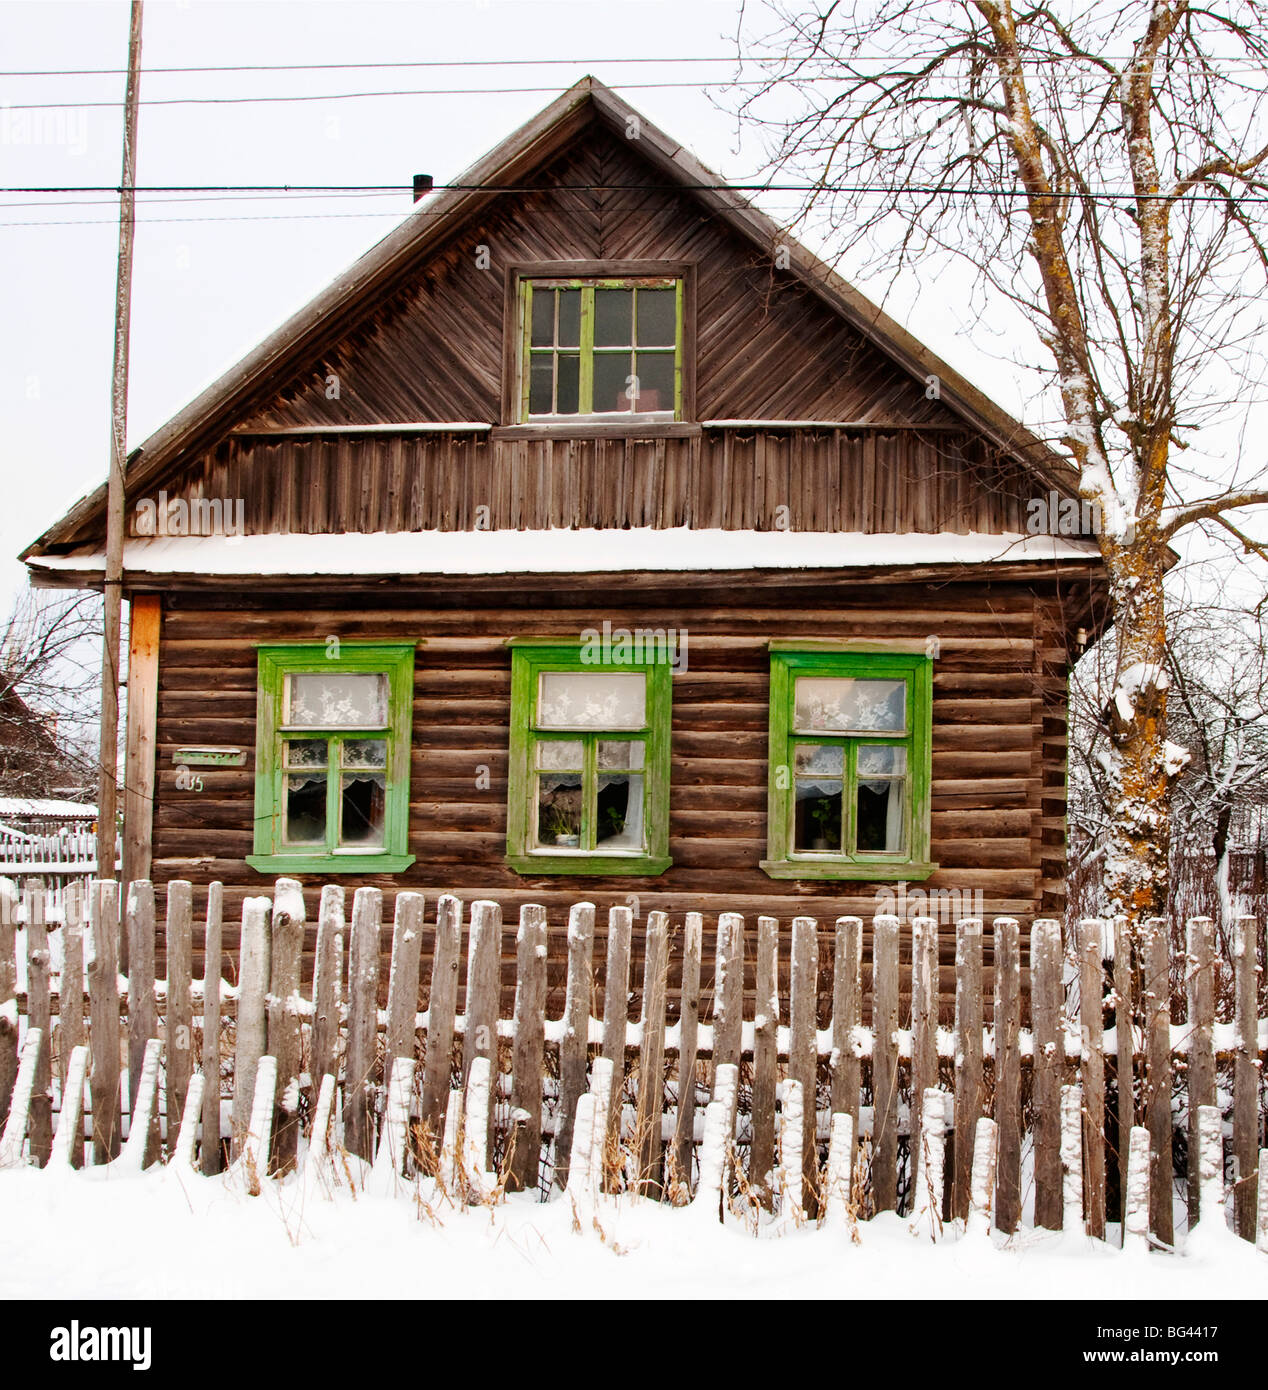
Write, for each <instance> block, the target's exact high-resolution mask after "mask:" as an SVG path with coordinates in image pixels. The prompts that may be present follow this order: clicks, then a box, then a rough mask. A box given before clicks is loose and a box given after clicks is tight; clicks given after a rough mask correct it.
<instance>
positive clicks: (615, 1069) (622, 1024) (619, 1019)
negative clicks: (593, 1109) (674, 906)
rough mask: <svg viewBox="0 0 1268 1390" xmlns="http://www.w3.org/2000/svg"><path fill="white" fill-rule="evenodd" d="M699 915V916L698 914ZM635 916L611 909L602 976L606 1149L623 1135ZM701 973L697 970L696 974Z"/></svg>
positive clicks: (625, 909)
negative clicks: (607, 1073) (608, 1066)
mask: <svg viewBox="0 0 1268 1390" xmlns="http://www.w3.org/2000/svg"><path fill="white" fill-rule="evenodd" d="M697 915H699V914H697ZM633 925H634V914H633V912H632V911H631V910H630V909H629V908H628V907H613V908H610V909H609V910H608V958H607V966H606V968H605V970H604V974H603V1048H602V1055H603V1056H604V1057H606V1058H607V1059H608V1061H609V1062H611V1063H612V1076H611V1082H610V1084H611V1087H612V1091H611V1094H610V1095H609V1096H608V1106H607V1112H606V1113H607V1119H606V1124H607V1134H606V1135H605V1138H604V1144H605V1148H606V1147H607V1146H611V1145H613V1144H615V1143H616V1142H617V1141H618V1140H619V1138H620V1133H621V1092H622V1090H623V1088H624V1086H625V1028H626V1023H627V1022H628V1020H629V1008H630V934H631V931H632V929H633ZM697 974H698V971H697Z"/></svg>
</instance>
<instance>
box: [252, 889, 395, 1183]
mask: <svg viewBox="0 0 1268 1390" xmlns="http://www.w3.org/2000/svg"><path fill="white" fill-rule="evenodd" d="M359 891H361V892H365V891H366V890H365V889H361V890H359ZM370 891H372V892H377V889H371V890H370ZM257 901H259V902H262V903H267V902H268V899H267V898H260V899H258V900H257ZM235 1085H236V1082H235ZM276 1095H277V1061H276V1059H275V1058H273V1057H270V1056H269V1055H268V1054H267V1053H266V1054H265V1055H264V1056H262V1057H261V1058H260V1059H259V1060H258V1061H257V1062H256V1066H255V1088H254V1090H253V1091H252V1093H251V1112H250V1113H251V1118H250V1120H249V1121H248V1122H247V1129H246V1133H245V1134H244V1136H243V1140H242V1158H241V1164H242V1171H243V1174H244V1175H245V1178H246V1187H247V1194H248V1196H251V1197H258V1196H259V1195H260V1190H261V1183H260V1180H261V1178H263V1177H264V1172H265V1167H266V1165H267V1164H268V1156H269V1140H270V1138H271V1135H272V1130H273V1101H274V1098H275V1097H276ZM237 1099H238V1097H237V1095H236V1094H235V1096H234V1104H235V1106H236V1104H237Z"/></svg>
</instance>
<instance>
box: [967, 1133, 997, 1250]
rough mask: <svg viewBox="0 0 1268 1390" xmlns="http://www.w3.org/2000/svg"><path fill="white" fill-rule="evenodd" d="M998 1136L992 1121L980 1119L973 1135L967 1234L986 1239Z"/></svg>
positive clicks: (989, 1229)
mask: <svg viewBox="0 0 1268 1390" xmlns="http://www.w3.org/2000/svg"><path fill="white" fill-rule="evenodd" d="M998 1146H999V1133H998V1130H997V1128H996V1125H995V1121H994V1120H992V1119H988V1118H987V1116H985V1115H983V1116H982V1118H981V1119H980V1120H978V1122H977V1128H976V1129H975V1130H974V1132H973V1180H972V1183H971V1185H970V1189H969V1218H968V1224H967V1227H966V1234H968V1235H972V1236H979V1237H986V1236H989V1235H990V1233H991V1206H992V1202H993V1199H994V1196H995V1167H996V1158H997V1155H998V1151H999V1150H998Z"/></svg>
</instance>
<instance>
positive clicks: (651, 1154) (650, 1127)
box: [634, 912, 738, 1196]
mask: <svg viewBox="0 0 1268 1390" xmlns="http://www.w3.org/2000/svg"><path fill="white" fill-rule="evenodd" d="M668 978H669V917H668V914H667V913H664V912H652V913H649V914H648V918H647V947H646V956H645V957H644V962H643V1044H642V1046H641V1048H640V1049H639V1054H638V1120H637V1123H636V1125H635V1131H634V1132H635V1136H636V1145H637V1153H638V1180H639V1186H640V1190H641V1191H643V1192H645V1193H649V1194H651V1195H653V1196H659V1195H660V1192H661V1186H662V1174H661V1171H660V1169H661V1161H660V1160H661V1117H662V1115H663V1113H664V1105H665V994H666V986H667V984H668ZM737 1050H738V1049H737Z"/></svg>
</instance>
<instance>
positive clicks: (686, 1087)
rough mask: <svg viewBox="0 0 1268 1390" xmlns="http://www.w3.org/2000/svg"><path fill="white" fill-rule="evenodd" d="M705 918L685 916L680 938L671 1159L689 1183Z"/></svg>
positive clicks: (693, 1129) (693, 1135) (695, 915)
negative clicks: (675, 1116)
mask: <svg viewBox="0 0 1268 1390" xmlns="http://www.w3.org/2000/svg"><path fill="white" fill-rule="evenodd" d="M703 944H704V917H703V916H702V915H701V914H700V913H699V912H689V913H687V917H686V922H685V925H684V928H683V938H682V993H681V1005H680V1008H679V1011H678V1121H677V1129H676V1130H675V1133H674V1156H675V1162H676V1164H677V1168H678V1176H679V1180H680V1181H681V1182H682V1183H684V1184H685V1185H687V1186H690V1183H691V1160H692V1156H693V1155H694V1153H695V1133H696V1058H697V1056H698V1053H699V1042H700V958H701V954H702V948H703Z"/></svg>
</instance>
